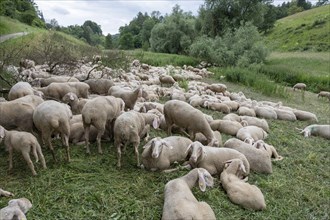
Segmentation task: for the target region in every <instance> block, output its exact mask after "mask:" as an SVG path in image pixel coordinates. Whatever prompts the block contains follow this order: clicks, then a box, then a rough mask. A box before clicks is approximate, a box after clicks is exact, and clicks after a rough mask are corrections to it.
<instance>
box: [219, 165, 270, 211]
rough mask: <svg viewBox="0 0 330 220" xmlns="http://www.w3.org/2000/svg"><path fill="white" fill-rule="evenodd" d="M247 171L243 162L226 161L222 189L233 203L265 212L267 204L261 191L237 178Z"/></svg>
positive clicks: (222, 176)
mask: <svg viewBox="0 0 330 220" xmlns="http://www.w3.org/2000/svg"><path fill="white" fill-rule="evenodd" d="M245 171H246V170H245V166H244V163H243V161H242V160H240V159H233V160H228V161H226V164H225V168H224V171H223V172H222V173H221V175H220V181H221V184H222V187H223V188H224V190H225V191H226V192H227V194H228V197H229V199H230V201H232V202H233V203H235V204H237V205H240V206H243V207H244V208H246V209H253V210H264V209H265V208H266V202H265V198H264V195H263V194H262V192H261V190H260V189H259V188H258V187H257V186H255V185H250V184H249V183H246V182H244V181H243V180H241V179H240V178H239V176H237V173H239V172H245Z"/></svg>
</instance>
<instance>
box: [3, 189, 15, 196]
mask: <svg viewBox="0 0 330 220" xmlns="http://www.w3.org/2000/svg"><path fill="white" fill-rule="evenodd" d="M0 196H5V197H9V196H14V194H13V193H11V192H8V191H6V190H3V189H1V188H0Z"/></svg>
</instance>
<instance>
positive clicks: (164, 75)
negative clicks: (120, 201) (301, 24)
mask: <svg viewBox="0 0 330 220" xmlns="http://www.w3.org/2000/svg"><path fill="white" fill-rule="evenodd" d="M91 65H92V63H87V64H84V66H82V67H81V68H80V70H78V71H76V72H75V74H74V75H73V76H65V75H62V76H50V75H49V74H48V73H46V71H45V66H35V65H34V62H33V61H29V60H25V61H24V62H22V69H21V71H20V72H19V74H20V76H21V77H22V78H23V79H24V80H25V81H28V82H23V81H22V82H18V83H17V84H15V85H14V86H12V88H11V89H10V91H9V94H8V100H5V99H3V100H1V101H2V102H0V112H1V116H0V143H1V142H2V141H3V142H4V145H5V146H6V149H7V150H8V152H9V169H10V170H11V169H13V161H12V158H13V152H14V151H16V152H20V153H21V154H22V155H23V157H24V159H25V160H26V162H27V164H28V167H29V168H30V170H31V172H32V174H33V175H37V173H36V171H35V168H34V164H33V162H32V160H31V158H30V153H31V152H32V154H33V155H34V157H35V159H36V161H38V160H40V161H41V165H42V167H43V168H45V169H46V168H47V166H46V161H45V159H44V155H43V153H42V147H41V146H40V144H39V143H40V142H41V143H42V145H47V146H48V147H49V149H50V151H51V153H52V156H53V159H54V161H57V159H56V153H55V151H54V148H53V144H52V142H53V139H54V138H60V139H61V141H62V144H63V146H64V147H65V149H66V159H67V161H70V147H69V146H70V143H72V144H84V145H85V148H86V152H87V153H90V152H91V150H93V149H91V148H90V142H96V143H97V148H98V153H100V154H102V153H103V149H102V145H101V140H107V141H108V142H110V141H113V142H114V146H115V147H116V148H117V157H118V162H117V166H118V167H121V165H122V159H121V155H122V151H124V152H125V150H126V148H127V146H130V145H133V146H134V152H135V155H136V163H137V166H138V167H139V168H140V167H142V168H144V169H146V170H150V171H164V172H173V171H175V170H177V169H178V168H171V166H172V165H173V164H174V163H175V162H179V163H182V164H183V166H184V167H185V168H189V169H192V170H191V171H190V172H189V173H188V174H186V175H185V176H182V177H180V178H177V179H173V180H171V181H169V182H168V183H167V184H166V186H165V193H164V195H165V196H164V207H163V215H162V219H186V218H194V219H195V218H196V219H216V218H215V215H214V212H213V210H212V209H211V207H210V206H209V205H208V204H207V203H205V202H199V201H197V199H196V198H195V197H194V195H193V194H192V192H191V188H192V187H193V186H195V185H196V183H197V182H198V186H199V188H200V190H202V191H205V189H206V187H207V186H210V187H211V186H213V177H212V176H214V177H219V178H220V181H221V185H222V187H223V189H224V190H225V191H226V192H227V194H228V197H229V199H230V200H231V201H232V202H233V203H235V204H238V205H240V206H242V207H244V208H247V209H253V210H263V209H265V208H266V203H265V199H264V196H263V194H262V192H261V190H260V189H259V188H258V187H257V186H254V185H251V184H249V183H248V182H247V179H248V175H249V173H250V170H253V171H255V172H259V173H266V174H270V173H272V159H271V158H274V159H273V160H282V159H283V157H281V156H280V155H279V154H278V153H277V151H276V149H275V147H274V146H272V145H270V144H267V143H266V142H265V141H264V140H265V139H266V138H267V135H268V133H269V132H270V130H269V126H268V123H267V120H266V119H278V120H287V121H296V120H305V121H310V122H315V123H316V122H318V119H317V116H316V115H315V114H313V113H311V112H307V111H302V110H299V109H294V108H290V107H288V106H283V105H282V103H280V102H279V103H274V102H270V101H256V100H251V99H249V98H247V97H245V95H244V94H243V93H242V92H239V93H234V92H229V91H228V90H227V87H226V85H224V84H221V83H217V84H208V83H204V82H202V81H200V80H201V79H202V78H203V77H206V76H208V75H210V74H212V73H210V72H208V71H207V70H206V69H198V68H193V67H191V66H188V67H187V66H185V67H184V68H174V67H172V66H168V67H166V68H160V67H152V66H149V65H146V64H140V62H139V61H138V60H134V61H133V63H132V66H131V71H130V72H128V73H127V72H120V74H119V75H116V77H115V76H114V75H113V71H112V70H111V69H109V68H108V69H107V71H108V72H107V73H106V74H105V73H104V72H102V71H98V72H97V71H96V72H95V73H93V74H92V77H94V78H92V79H89V80H85V81H83V82H81V81H80V80H81V79H82V76H84V72H83V69H88V68H87V67H88V66H90V67H91ZM100 77H103V78H100ZM95 78H98V79H95ZM79 79H80V80H79ZM182 80H185V81H188V82H189V84H188V88H186V90H185V89H182V88H181V87H180V86H178V82H180V81H182ZM304 87H306V85H305V86H304V85H302V84H299V85H298V84H297V85H296V86H295V87H294V89H304ZM329 94H330V93H329ZM329 94H327V92H322V93H320V94H319V96H325V97H328V98H329V99H330V95H329ZM162 97H166V98H169V99H170V100H169V101H166V102H165V104H161V103H160V102H159V100H160V99H161V98H162ZM200 108H207V109H210V110H213V111H219V112H222V113H224V114H226V115H225V116H224V117H223V118H222V119H213V118H212V117H211V116H210V115H207V114H204V113H203V112H202V111H201V110H200ZM150 129H162V130H164V131H166V132H167V134H168V137H166V138H161V137H153V138H152V139H150V140H149V132H150ZM172 132H175V133H176V134H180V136H179V135H175V136H173V135H172ZM301 133H303V134H304V136H305V137H308V136H310V135H318V136H321V137H323V138H327V139H330V125H318V124H313V125H310V126H308V127H306V128H305V129H302V130H301ZM221 134H227V135H231V136H233V137H232V138H230V139H229V140H227V141H226V142H225V143H223V142H222V138H221ZM37 137H38V138H39V141H38V139H37ZM141 139H145V140H146V141H147V143H146V144H145V145H144V146H143V152H142V154H141V155H140V150H139V146H140V142H141ZM148 140H149V141H148ZM0 195H3V196H12V194H11V193H10V192H7V191H4V190H1V189H0ZM31 207H32V204H31V203H30V201H28V200H27V199H25V198H22V199H19V200H11V201H10V202H9V204H8V206H7V207H5V208H3V209H1V210H0V219H14V217H15V216H16V217H22V216H23V217H25V213H26V212H27V210H28V209H29V208H31Z"/></svg>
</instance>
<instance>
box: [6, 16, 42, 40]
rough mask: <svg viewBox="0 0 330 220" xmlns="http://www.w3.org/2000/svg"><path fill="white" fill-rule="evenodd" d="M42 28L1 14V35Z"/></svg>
mask: <svg viewBox="0 0 330 220" xmlns="http://www.w3.org/2000/svg"><path fill="white" fill-rule="evenodd" d="M40 30H42V29H40V28H36V27H32V26H29V25H27V24H23V23H21V22H19V21H18V20H16V19H12V18H9V17H4V16H0V35H4V34H12V33H17V32H34V31H40Z"/></svg>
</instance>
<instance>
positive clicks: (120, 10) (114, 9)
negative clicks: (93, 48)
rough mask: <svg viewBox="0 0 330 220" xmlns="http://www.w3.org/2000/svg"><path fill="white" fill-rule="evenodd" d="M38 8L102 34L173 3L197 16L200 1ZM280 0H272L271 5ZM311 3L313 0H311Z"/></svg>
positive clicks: (56, 3)
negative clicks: (94, 27)
mask: <svg viewBox="0 0 330 220" xmlns="http://www.w3.org/2000/svg"><path fill="white" fill-rule="evenodd" d="M34 2H35V3H36V4H37V6H38V8H39V10H41V11H42V13H43V15H44V18H45V19H46V22H49V21H50V20H51V19H53V18H55V19H56V20H57V21H58V23H59V25H61V26H65V27H67V26H69V25H75V24H77V25H82V24H83V23H84V22H85V21H86V20H91V21H94V22H96V23H97V24H98V25H101V29H102V32H103V34H104V35H107V34H108V33H110V34H112V35H113V34H116V33H118V32H119V27H120V26H124V25H125V24H129V22H130V21H131V20H133V18H134V17H136V15H137V13H138V12H142V13H144V12H147V13H148V14H149V15H150V14H151V12H152V11H160V12H161V14H162V15H165V14H166V13H168V14H170V13H171V11H172V8H173V6H174V5H175V4H178V5H180V7H181V9H182V10H183V11H185V12H188V11H191V12H192V13H193V14H194V15H197V12H198V9H199V7H200V6H201V5H202V4H203V3H204V0H181V1H175V0H173V1H171V0H167V1H163V0H147V1H144V0H140V1H139V0H79V1H77V0H76V1H69V0H35V1H34ZM282 2H284V1H281V0H275V1H274V5H278V4H281V3H282ZM312 2H314V1H312Z"/></svg>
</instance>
